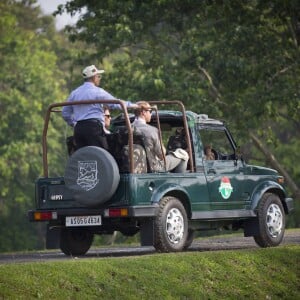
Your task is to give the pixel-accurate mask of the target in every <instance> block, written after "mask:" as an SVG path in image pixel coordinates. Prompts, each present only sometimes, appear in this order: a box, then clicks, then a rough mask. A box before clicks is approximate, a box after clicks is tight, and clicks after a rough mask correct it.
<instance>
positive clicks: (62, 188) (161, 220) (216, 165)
mask: <svg viewBox="0 0 300 300" xmlns="http://www.w3.org/2000/svg"><path fill="white" fill-rule="evenodd" d="M109 102H110V103H114V104H119V105H120V107H121V108H122V112H121V114H120V115H118V116H116V117H115V118H113V120H112V133H111V134H109V135H107V140H108V144H109V151H106V150H104V149H102V148H99V147H93V146H89V147H84V148H81V149H79V150H77V151H73V148H72V138H71V139H70V140H71V144H70V143H69V155H66V164H65V165H66V166H65V167H64V169H63V172H64V174H60V176H49V174H48V148H49V147H48V144H47V138H48V135H49V134H50V133H49V130H48V127H49V121H50V119H51V116H50V115H52V114H53V113H57V112H60V109H61V107H62V106H65V105H71V104H70V103H68V102H62V103H55V104H52V105H50V106H49V108H48V110H47V113H46V117H45V124H44V130H43V172H44V174H43V177H41V178H39V179H38V180H37V181H36V195H35V197H36V208H35V209H34V210H31V211H29V212H28V217H29V220H30V221H32V222H47V235H46V247H47V248H48V249H51V248H60V249H61V250H62V252H63V253H65V254H66V255H84V254H85V253H86V252H87V251H88V250H89V248H90V247H91V244H92V242H93V237H94V235H95V234H99V235H101V234H112V233H113V232H115V231H119V232H121V233H122V234H123V235H125V236H132V235H135V234H137V233H139V234H140V241H141V245H142V246H153V247H155V249H156V250H157V251H160V252H176V251H182V250H185V249H187V248H188V247H189V246H190V245H191V243H192V241H193V236H194V232H195V231H200V230H202V231H208V230H214V229H218V228H226V229H231V230H237V229H242V230H243V231H244V235H245V236H253V237H254V240H255V242H256V243H257V244H258V245H259V246H261V247H270V246H277V245H279V244H280V243H281V241H282V239H283V236H284V231H285V216H286V214H289V213H290V212H291V211H292V210H293V199H291V198H288V197H287V195H286V191H285V189H284V187H283V185H282V184H283V182H284V178H283V177H282V176H280V175H279V174H278V173H277V172H276V171H275V170H272V169H269V168H264V167H259V166H254V165H248V164H247V163H246V162H245V161H244V160H243V158H242V156H241V155H240V154H239V153H238V152H239V151H238V147H237V145H236V143H235V141H234V139H233V137H232V135H231V134H230V132H229V130H228V128H227V127H226V126H225V124H224V123H223V122H221V121H219V120H215V119H211V118H209V117H208V116H207V115H204V114H196V113H194V112H191V111H186V110H185V108H184V105H183V104H182V102H180V101H152V102H149V103H150V104H151V106H152V107H153V111H152V120H151V125H152V126H156V127H157V128H158V130H159V133H160V141H159V142H160V144H161V146H163V144H165V146H166V150H167V152H172V151H175V150H176V149H178V148H182V149H185V150H186V151H187V152H188V154H189V161H188V168H187V170H186V172H185V173H172V172H165V171H161V172H153V170H152V169H151V163H150V162H149V161H148V159H147V152H146V150H145V147H144V144H143V137H142V136H139V135H138V134H137V133H136V132H134V130H133V129H132V127H131V123H132V121H133V120H134V115H133V114H130V113H129V112H128V111H127V108H126V107H125V106H124V104H123V102H121V101H119V100H110V101H109ZM84 103H97V104H99V105H101V104H103V103H107V101H103V100H95V101H78V102H76V103H75V104H74V103H72V105H82V104H84ZM59 115H60V114H59ZM51 134H52V133H51ZM208 152H209V153H208ZM66 153H67V151H66ZM49 156H50V154H49Z"/></svg>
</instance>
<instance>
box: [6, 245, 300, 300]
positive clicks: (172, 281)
mask: <svg viewBox="0 0 300 300" xmlns="http://www.w3.org/2000/svg"><path fill="white" fill-rule="evenodd" d="M299 295H300V246H298V245H295V246H294V245H293V246H283V247H277V248H268V249H254V250H239V251H236V250H235V251H214V252H186V253H172V254H153V255H149V256H142V257H126V258H124V257H123V258H105V259H99V258H98V259H97V258H93V259H84V260H80V259H74V260H69V261H63V262H48V263H26V264H9V265H0V299H35V298H37V299H38V298H43V299H130V300H132V299H245V298H246V299H299V298H298V297H299Z"/></svg>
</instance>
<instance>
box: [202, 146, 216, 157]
mask: <svg viewBox="0 0 300 300" xmlns="http://www.w3.org/2000/svg"><path fill="white" fill-rule="evenodd" d="M204 154H205V158H206V159H207V160H215V159H216V158H215V154H214V153H213V152H212V147H211V145H206V146H205V147H204Z"/></svg>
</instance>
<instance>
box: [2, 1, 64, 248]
mask: <svg viewBox="0 0 300 300" xmlns="http://www.w3.org/2000/svg"><path fill="white" fill-rule="evenodd" d="M35 2H36V1H22V2H19V1H9V0H7V1H2V2H1V3H0V23H1V26H0V28H1V30H0V41H1V43H0V45H1V46H0V63H1V74H0V78H1V79H0V82H1V91H0V113H1V124H0V216H1V217H0V250H1V251H8V250H20V249H29V248H33V247H35V246H36V245H38V244H39V246H41V240H38V236H37V234H36V232H37V227H36V226H31V225H30V224H29V222H28V219H27V217H26V213H27V210H28V209H29V208H33V207H34V181H35V179H36V178H37V177H38V176H39V175H40V174H41V172H42V170H41V166H42V164H41V162H42V159H41V132H42V128H43V117H44V113H45V109H46V108H47V106H48V105H49V104H50V103H52V102H53V100H54V99H61V98H63V99H64V98H65V94H64V93H63V91H64V84H65V82H64V80H63V76H62V73H61V71H60V70H59V68H58V67H57V63H58V60H57V56H56V53H55V52H54V51H53V48H52V44H51V39H52V41H53V43H54V30H53V29H54V24H53V20H50V19H49V18H48V17H46V18H43V17H40V15H41V12H40V10H39V9H38V8H36V7H35V6H33V4H35ZM54 130H55V129H54ZM51 147H53V148H55V147H59V146H58V145H57V144H53V145H51Z"/></svg>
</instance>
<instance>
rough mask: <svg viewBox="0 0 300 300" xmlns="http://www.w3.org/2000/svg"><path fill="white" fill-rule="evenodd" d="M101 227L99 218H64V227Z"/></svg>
mask: <svg viewBox="0 0 300 300" xmlns="http://www.w3.org/2000/svg"><path fill="white" fill-rule="evenodd" d="M98 225H101V216H74V217H66V226H67V227H71V226H98Z"/></svg>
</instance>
